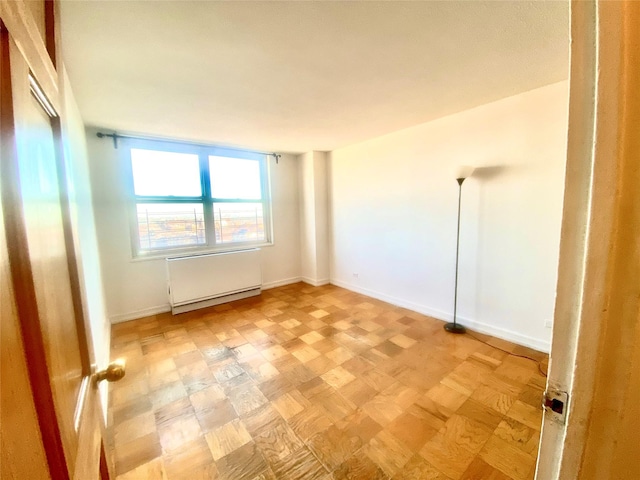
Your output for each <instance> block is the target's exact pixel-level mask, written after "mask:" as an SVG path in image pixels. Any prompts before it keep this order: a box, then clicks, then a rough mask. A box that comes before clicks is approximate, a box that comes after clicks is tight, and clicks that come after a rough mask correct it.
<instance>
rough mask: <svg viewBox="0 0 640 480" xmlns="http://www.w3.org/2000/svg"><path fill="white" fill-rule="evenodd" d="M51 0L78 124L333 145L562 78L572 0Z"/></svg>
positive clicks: (247, 143)
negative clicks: (56, 3)
mask: <svg viewBox="0 0 640 480" xmlns="http://www.w3.org/2000/svg"><path fill="white" fill-rule="evenodd" d="M61 3H62V48H63V52H64V56H65V63H66V65H67V69H68V71H69V76H70V78H71V83H72V86H73V89H74V93H75V96H76V99H77V102H78V104H79V107H80V111H81V113H82V116H83V118H84V120H85V122H86V123H87V124H88V125H93V126H100V127H103V128H107V129H115V130H117V131H119V132H125V131H128V132H138V133H145V134H149V135H154V136H168V137H174V138H184V139H193V140H201V141H207V142H213V143H219V144H227V145H235V146H244V147H252V148H259V149H269V150H276V151H283V152H303V151H309V150H332V149H335V148H336V147H341V146H345V145H349V144H352V143H356V142H358V141H362V140H365V139H368V138H373V137H376V136H379V135H382V134H385V133H389V132H392V131H396V130H400V129H403V128H406V127H409V126H412V125H416V124H419V123H423V122H426V121H429V120H432V119H435V118H438V117H442V116H444V115H448V114H451V113H455V112H458V111H461V110H465V109H467V108H470V107H474V106H477V105H481V104H483V103H487V102H490V101H493V100H496V99H499V98H503V97H507V96H510V95H514V94H517V93H520V92H524V91H527V90H531V89H533V88H536V87H540V86H543V85H547V84H550V83H553V82H557V81H560V80H563V79H566V78H567V77H568V57H569V3H568V2H542V1H533V2H532V1H509V2H496V1H462V2H460V1H445V2H433V1H428V2H427V1H423V2H397V1H388V2H329V1H315V2H275V1H269V2H240V1H232V2H213V1H209V2H207V1H200V2H182V1H181V2H167V1H163V2H157V1H145V2H132V1H128V2H120V1H106V2H102V1H91V2H89V1H83V2H70V1H65V2H61Z"/></svg>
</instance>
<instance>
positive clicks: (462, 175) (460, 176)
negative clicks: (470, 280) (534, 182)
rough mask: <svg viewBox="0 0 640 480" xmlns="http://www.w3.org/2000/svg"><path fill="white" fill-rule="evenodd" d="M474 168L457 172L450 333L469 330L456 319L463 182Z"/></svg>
mask: <svg viewBox="0 0 640 480" xmlns="http://www.w3.org/2000/svg"><path fill="white" fill-rule="evenodd" d="M473 170H474V168H473V167H468V166H462V167H460V168H459V169H458V171H457V172H456V181H457V182H458V230H457V232H456V281H455V287H454V294H453V322H451V323H447V324H445V326H444V329H445V330H446V331H447V332H450V333H464V332H466V331H467V329H466V328H464V327H463V326H462V325H458V322H457V321H456V314H457V311H458V256H459V252H460V202H461V200H462V182H464V180H465V179H466V178H468V177H470V176H471V174H472V173H473Z"/></svg>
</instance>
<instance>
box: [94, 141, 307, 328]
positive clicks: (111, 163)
mask: <svg viewBox="0 0 640 480" xmlns="http://www.w3.org/2000/svg"><path fill="white" fill-rule="evenodd" d="M96 132H97V130H96V129H88V130H87V145H88V151H89V158H90V162H89V163H90V169H91V183H92V188H93V201H94V208H95V215H96V218H97V220H98V221H97V222H96V230H97V236H98V240H99V244H100V257H101V260H102V270H103V278H104V285H105V293H106V305H107V311H108V313H109V318H110V319H111V321H112V322H120V321H125V320H130V319H133V318H140V317H144V316H146V315H152V314H155V313H158V312H163V311H168V310H169V300H168V296H167V276H166V265H165V263H166V262H165V260H164V258H155V259H135V260H134V259H133V254H132V250H131V234H130V224H129V216H128V208H129V206H128V200H127V198H128V191H127V185H128V183H129V180H128V177H127V173H126V171H127V170H126V162H127V161H128V159H127V158H124V156H123V155H122V152H124V151H125V149H114V148H113V142H112V141H111V140H110V139H99V138H97V137H96ZM269 172H270V181H271V195H272V212H271V213H272V218H273V240H274V242H273V245H272V246H265V247H261V261H262V282H263V288H269V287H273V286H276V285H282V284H286V283H291V282H296V281H299V280H300V233H299V226H298V219H299V210H298V209H299V207H298V163H297V161H296V157H295V156H293V155H283V156H282V158H280V161H279V162H278V164H276V161H275V159H273V157H269Z"/></svg>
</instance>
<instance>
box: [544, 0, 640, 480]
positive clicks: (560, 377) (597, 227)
mask: <svg viewBox="0 0 640 480" xmlns="http://www.w3.org/2000/svg"><path fill="white" fill-rule="evenodd" d="M638 65H640V3H637V2H634V1H624V2H608V1H602V0H589V1H578V0H574V1H572V3H571V73H570V100H569V129H568V151H567V167H566V176H565V198H564V212H563V220H562V236H561V243H560V260H559V265H558V287H557V298H556V308H555V321H554V329H553V340H552V346H551V358H550V364H549V377H548V381H547V388H548V389H552V390H558V391H564V392H568V394H569V401H568V405H567V406H566V409H567V413H566V422H562V421H558V420H556V419H555V418H554V415H553V414H552V413H549V412H545V416H544V420H543V428H542V436H541V443H540V453H539V457H538V466H537V474H536V478H539V479H540V480H555V479H568V478H585V479H586V478H636V477H635V476H633V477H631V476H628V475H629V472H634V474H636V475H637V474H640V464H639V461H640V460H639V458H638V450H637V447H635V455H630V453H631V451H632V450H633V448H634V447H632V444H634V443H635V445H637V439H636V438H634V437H633V436H631V435H630V433H631V432H632V431H633V429H634V428H635V430H636V431H637V430H638V428H640V425H639V423H638V422H639V420H638V415H637V413H638V412H637V410H638V408H639V407H638V405H640V380H639V378H638V377H639V375H638V370H639V369H640V246H639V243H640V242H639V240H638V239H640V211H639V210H640V208H639V205H640V200H639V198H638V193H637V191H638V190H637V189H638V185H640V169H639V168H638V161H637V159H638V158H640V141H639V139H638V134H637V132H638V131H639V130H640V89H639V88H638V85H640V69H639V67H638ZM634 411H636V415H635V417H634ZM634 422H635V424H634ZM630 425H635V427H631V426H630Z"/></svg>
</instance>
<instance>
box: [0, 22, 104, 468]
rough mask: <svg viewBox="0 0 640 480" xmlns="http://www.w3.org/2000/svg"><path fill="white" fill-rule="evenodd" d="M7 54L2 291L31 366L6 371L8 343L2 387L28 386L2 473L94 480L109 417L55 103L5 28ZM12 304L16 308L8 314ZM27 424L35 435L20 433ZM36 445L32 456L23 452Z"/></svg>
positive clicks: (20, 350)
mask: <svg viewBox="0 0 640 480" xmlns="http://www.w3.org/2000/svg"><path fill="white" fill-rule="evenodd" d="M0 48H1V51H2V57H1V64H2V69H1V72H0V75H1V81H2V111H1V118H2V164H1V177H0V182H1V188H0V190H1V192H2V214H3V215H2V216H3V231H4V232H3V233H4V242H2V244H5V245H6V250H5V249H4V248H3V270H2V274H3V278H2V284H3V285H7V286H8V288H7V291H3V318H2V330H3V336H4V334H5V333H6V332H10V333H14V334H15V335H14V337H15V341H14V342H12V344H11V345H12V350H11V351H12V354H13V355H14V357H13V358H14V359H17V363H20V362H22V365H24V366H26V368H21V369H20V368H16V369H13V368H12V366H8V365H5V364H4V362H6V361H8V360H9V359H8V358H5V355H4V353H5V349H4V345H3V359H2V361H3V366H2V374H3V378H2V382H3V384H5V382H6V384H7V385H11V386H12V387H13V386H14V385H15V386H19V385H23V387H24V386H27V385H28V387H29V388H28V390H26V391H25V389H24V388H23V389H22V390H21V391H18V390H16V389H12V390H11V392H10V393H13V394H14V395H13V396H10V395H5V389H4V388H3V393H2V451H3V454H2V463H3V465H2V475H3V478H4V476H5V475H8V478H34V477H32V475H33V471H30V470H29V469H28V468H29V467H30V466H32V464H31V462H32V460H31V459H32V458H36V459H40V460H42V458H41V457H43V456H44V458H46V467H47V469H46V471H42V470H36V471H38V472H39V473H38V474H37V478H46V477H47V476H48V477H50V478H54V479H58V478H59V479H69V478H77V479H87V480H90V479H93V478H98V477H99V476H100V468H99V464H100V452H101V431H102V428H101V427H102V426H101V421H102V420H101V419H102V415H101V407H100V404H99V402H98V395H97V388H96V382H95V381H94V380H92V375H91V374H92V367H91V365H92V363H93V362H92V346H91V342H90V340H89V338H90V337H89V336H88V335H87V333H88V332H87V331H86V328H85V323H84V319H83V318H82V305H81V295H80V291H79V284H78V272H77V265H76V263H75V262H76V260H75V252H74V250H73V238H72V231H71V225H70V223H69V215H68V208H69V206H68V205H67V203H66V198H67V197H66V185H65V181H64V178H65V176H64V168H65V164H64V158H63V156H62V149H61V148H60V145H61V138H60V131H61V129H60V118H59V116H58V112H56V111H55V107H54V106H53V105H55V104H56V103H57V102H55V101H53V102H52V101H49V100H48V99H47V97H46V95H44V94H43V92H42V89H40V88H39V86H38V84H39V79H38V78H37V77H35V76H34V74H33V73H32V72H30V69H29V63H28V62H27V59H25V57H24V56H23V53H22V51H21V49H19V48H18V46H17V44H16V43H15V41H14V39H13V38H12V36H11V33H10V32H8V31H7V30H6V29H4V28H2V32H1V47H0ZM3 246H4V245H3ZM5 259H6V260H8V262H5ZM7 263H8V266H9V268H8V269H6V268H5V265H6V264H7ZM3 290H4V288H3ZM5 300H6V301H7V302H8V303H9V304H10V305H11V307H12V308H11V309H10V310H7V314H6V315H5ZM17 363H16V365H17ZM24 376H27V377H28V378H27V379H25V378H23V377H24ZM7 377H9V378H7ZM27 380H28V381H27ZM21 418H22V419H29V420H30V423H29V422H27V423H25V428H27V427H29V425H31V426H32V428H31V430H29V429H26V430H24V431H21V424H20V423H19V419H21ZM36 424H37V430H34V428H35V427H33V425H36ZM38 434H39V438H33V437H34V436H36V437H37V436H38ZM26 436H29V437H31V438H30V439H27V438H25V437H26ZM29 443H30V444H31V447H30V448H33V452H34V453H32V452H31V451H29V450H27V451H24V449H25V445H29ZM9 455H11V456H9ZM25 475H27V476H25ZM103 476H104V474H103Z"/></svg>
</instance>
